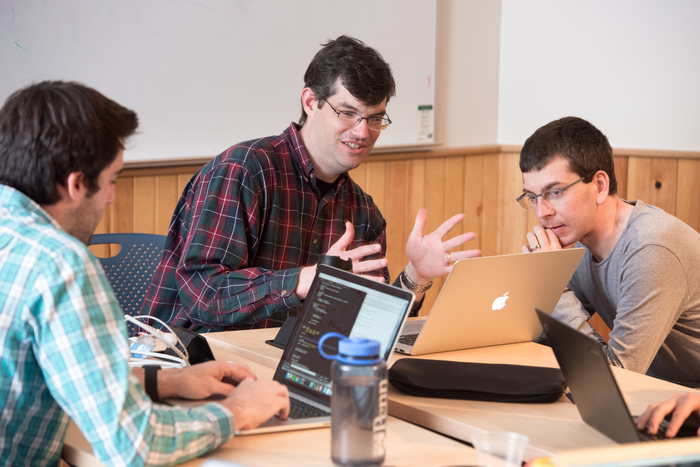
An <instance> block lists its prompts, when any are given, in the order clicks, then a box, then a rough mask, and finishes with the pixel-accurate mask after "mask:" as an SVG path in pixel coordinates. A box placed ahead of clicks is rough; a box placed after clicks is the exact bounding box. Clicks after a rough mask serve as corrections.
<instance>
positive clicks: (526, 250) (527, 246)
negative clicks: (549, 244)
mask: <svg viewBox="0 0 700 467" xmlns="http://www.w3.org/2000/svg"><path fill="white" fill-rule="evenodd" d="M520 251H521V252H522V253H532V251H530V244H529V243H526V244H525V245H523V246H522V247H520Z"/></svg>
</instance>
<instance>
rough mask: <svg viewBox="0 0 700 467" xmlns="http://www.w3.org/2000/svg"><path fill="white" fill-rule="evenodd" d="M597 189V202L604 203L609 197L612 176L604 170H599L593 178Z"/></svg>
mask: <svg viewBox="0 0 700 467" xmlns="http://www.w3.org/2000/svg"><path fill="white" fill-rule="evenodd" d="M592 182H593V184H594V186H595V189H596V202H597V203H598V204H603V202H605V200H606V199H608V192H609V191H610V177H608V174H607V173H605V172H604V171H602V170H599V171H597V172H596V173H595V175H593V180H592Z"/></svg>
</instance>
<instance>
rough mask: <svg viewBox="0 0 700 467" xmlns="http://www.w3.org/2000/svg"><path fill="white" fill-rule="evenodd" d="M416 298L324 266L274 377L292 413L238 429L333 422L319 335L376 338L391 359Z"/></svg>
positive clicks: (331, 347)
mask: <svg viewBox="0 0 700 467" xmlns="http://www.w3.org/2000/svg"><path fill="white" fill-rule="evenodd" d="M413 299H414V295H413V293H412V292H408V291H406V290H403V289H401V288H398V287H392V286H390V285H386V284H382V283H379V282H375V281H373V280H371V279H368V278H366V277H363V276H359V275H356V274H353V273H351V272H345V271H341V270H340V269H336V268H333V267H329V266H326V265H323V264H321V265H319V266H318V269H317V272H316V277H315V279H314V282H313V284H312V285H311V290H309V294H308V295H307V297H306V300H304V305H303V306H302V308H301V311H300V313H299V318H298V319H297V323H296V325H295V327H294V331H292V335H291V337H290V339H289V342H288V344H287V346H286V347H285V350H284V354H282V359H281V360H280V363H279V365H278V367H277V370H276V371H275V376H274V380H275V381H278V382H280V383H282V384H284V385H285V386H287V388H288V389H289V398H290V403H291V405H292V414H290V416H289V418H288V419H287V420H281V419H280V418H278V417H273V418H271V419H270V420H268V421H266V422H265V423H263V424H262V425H260V426H259V427H258V428H254V429H250V430H241V431H240V432H239V433H237V434H238V435H247V434H257V433H270V432H274V431H288V430H299V429H306V428H317V427H322V426H330V406H331V392H332V384H331V361H330V360H326V359H325V358H323V357H322V356H321V355H320V354H319V352H318V340H319V339H320V338H321V337H322V336H323V335H324V334H326V333H327V332H338V333H340V334H343V335H346V336H348V337H366V338H368V339H374V340H377V341H379V343H380V344H381V353H382V356H383V357H384V359H385V360H387V359H388V358H389V356H390V355H391V351H392V349H393V348H394V345H395V344H396V341H397V339H398V336H399V330H400V329H401V327H402V326H403V324H404V321H405V320H406V317H407V316H408V312H409V310H410V309H411V305H412V304H413ZM337 343H338V340H337V339H330V340H329V341H328V343H327V344H324V349H325V351H326V352H328V353H337Z"/></svg>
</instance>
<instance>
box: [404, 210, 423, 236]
mask: <svg viewBox="0 0 700 467" xmlns="http://www.w3.org/2000/svg"><path fill="white" fill-rule="evenodd" d="M427 223H428V211H427V210H425V209H420V210H419V211H418V214H416V222H415V223H414V224H413V230H412V231H411V234H410V235H409V236H408V238H409V241H410V240H411V239H415V238H418V239H420V238H422V237H423V234H424V233H425V224H427Z"/></svg>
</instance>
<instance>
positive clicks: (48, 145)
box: [0, 81, 138, 205]
mask: <svg viewBox="0 0 700 467" xmlns="http://www.w3.org/2000/svg"><path fill="white" fill-rule="evenodd" d="M137 127H138V117H137V116H136V113H135V112H133V111H132V110H129V109H127V108H125V107H122V106H121V105H119V104H117V103H116V102H114V101H113V100H111V99H108V98H107V97H105V96H103V95H102V94H100V93H99V92H97V91H96V90H94V89H92V88H89V87H87V86H84V85H82V84H79V83H70V82H63V81H43V82H41V83H37V84H32V85H31V86H28V87H26V88H24V89H20V90H19V91H17V92H15V93H14V94H12V95H11V96H10V97H9V98H8V99H7V101H5V105H4V106H3V107H2V109H0V183H2V184H4V185H7V186H10V187H12V188H15V189H16V190H18V191H21V192H22V193H24V194H25V195H27V196H28V197H30V198H31V199H33V200H34V201H35V202H37V203H39V204H43V205H51V204H54V203H56V202H57V201H59V199H60V196H59V193H58V186H59V185H65V183H66V180H67V178H68V175H70V174H71V173H73V172H81V173H82V174H83V175H84V176H85V186H86V188H87V190H88V194H89V195H91V194H94V193H95V192H96V191H97V190H98V189H99V186H98V184H99V182H98V180H99V176H100V173H101V172H102V171H103V170H104V169H105V168H106V167H107V166H108V165H110V164H111V163H112V162H114V160H115V158H116V157H117V154H118V152H119V150H120V149H123V143H122V142H123V141H124V140H125V139H126V138H128V137H129V136H131V135H132V134H134V132H135V131H136V128H137Z"/></svg>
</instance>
